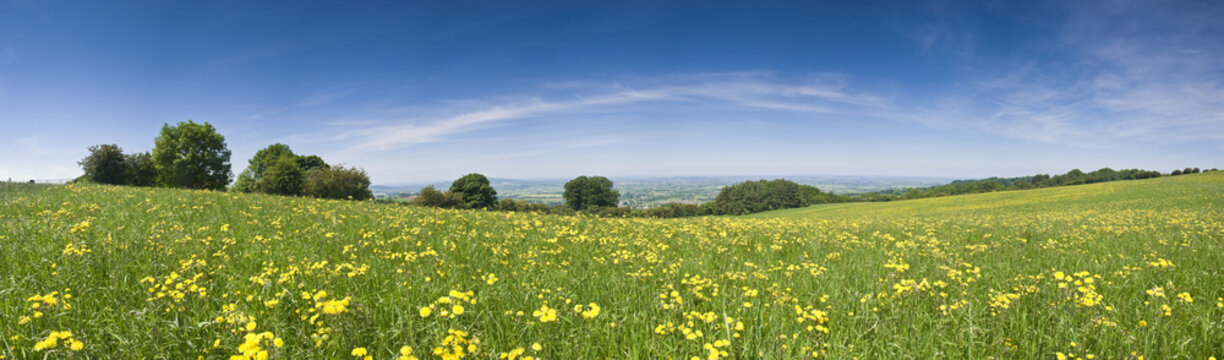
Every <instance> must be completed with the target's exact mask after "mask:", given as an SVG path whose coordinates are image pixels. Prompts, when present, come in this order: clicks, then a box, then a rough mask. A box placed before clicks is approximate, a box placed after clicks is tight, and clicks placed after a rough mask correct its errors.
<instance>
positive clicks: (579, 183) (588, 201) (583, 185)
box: [562, 176, 620, 210]
mask: <svg viewBox="0 0 1224 360" xmlns="http://www.w3.org/2000/svg"><path fill="white" fill-rule="evenodd" d="M562 196H563V197H565V206H568V207H569V208H571V209H574V210H586V209H595V208H601V207H614V206H617V205H618V204H619V201H618V199H619V198H620V192H618V191H616V190H612V180H608V178H606V177H603V176H589V177H588V176H579V177H577V178H574V179H573V180H570V181H569V182H567V183H565V193H564V194H563V195H562Z"/></svg>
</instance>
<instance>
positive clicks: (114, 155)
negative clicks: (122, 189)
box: [77, 144, 128, 185]
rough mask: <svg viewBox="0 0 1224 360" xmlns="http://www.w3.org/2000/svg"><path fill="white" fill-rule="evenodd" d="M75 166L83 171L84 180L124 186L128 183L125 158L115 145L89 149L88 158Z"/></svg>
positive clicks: (96, 146)
mask: <svg viewBox="0 0 1224 360" xmlns="http://www.w3.org/2000/svg"><path fill="white" fill-rule="evenodd" d="M77 164H80V165H81V168H83V169H85V179H87V180H89V181H92V182H96V183H99V184H112V185H124V184H127V182H128V168H127V158H126V157H125V156H124V155H123V149H120V148H119V145H115V144H101V145H94V146H90V147H89V156H86V157H85V158H84V159H81V161H78V162H77Z"/></svg>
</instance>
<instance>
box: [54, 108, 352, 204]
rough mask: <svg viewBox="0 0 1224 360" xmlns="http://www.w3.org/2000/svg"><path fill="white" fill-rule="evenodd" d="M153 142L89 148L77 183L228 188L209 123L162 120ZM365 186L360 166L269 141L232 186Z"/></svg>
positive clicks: (345, 194) (324, 189) (302, 190)
mask: <svg viewBox="0 0 1224 360" xmlns="http://www.w3.org/2000/svg"><path fill="white" fill-rule="evenodd" d="M153 142H154V145H153V151H152V152H151V153H150V152H143V153H132V154H125V153H123V149H122V148H120V147H119V146H118V145H116V144H101V145H94V146H90V147H89V155H88V156H86V157H85V158H84V159H81V161H79V162H78V164H80V165H81V168H82V169H84V170H85V174H84V175H82V176H81V177H79V178H77V180H76V181H80V182H94V183H100V184H113V185H132V186H161V187H174V188H185V189H206V190H226V187H227V186H228V185H229V183H230V179H231V177H232V175H231V172H230V150H229V148H227V147H226V144H225V137H224V136H222V135H221V134H220V133H218V132H217V130H216V128H214V127H213V126H212V124H209V123H207V122H205V123H203V124H199V123H196V122H194V121H191V120H187V121H184V122H180V123H178V124H175V125H173V126H171V125H170V124H163V125H162V129H161V132H160V133H158V135H157V138H155V139H154V140H153ZM369 187H370V178H369V176H367V175H366V173H365V171H364V170H361V169H358V168H355V167H353V168H345V167H343V166H329V165H328V164H327V163H325V162H324V161H323V159H322V158H320V157H318V156H315V155H309V156H298V155H296V154H294V153H293V151H292V150H290V149H289V146H288V145H284V144H273V145H270V146H268V147H267V148H264V149H263V150H260V151H259V152H257V153H255V156H254V157H253V158H251V161H250V165H249V166H247V169H246V170H244V171H243V172H242V174H240V175H239V176H238V181H237V182H236V183H235V184H234V186H233V187H231V188H230V190H231V191H238V192H262V193H268V194H278V195H292V196H296V195H306V196H313V197H320V198H330V199H356V200H365V199H369V198H371V197H372V196H371V193H370V189H369Z"/></svg>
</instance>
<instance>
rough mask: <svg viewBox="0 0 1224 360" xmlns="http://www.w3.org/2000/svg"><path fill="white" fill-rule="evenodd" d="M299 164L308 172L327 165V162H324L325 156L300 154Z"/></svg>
mask: <svg viewBox="0 0 1224 360" xmlns="http://www.w3.org/2000/svg"><path fill="white" fill-rule="evenodd" d="M297 164H298V167H301V168H302V171H306V172H310V170H315V169H322V168H325V167H327V163H325V162H323V158H321V157H319V156H318V155H305V156H298V157H297Z"/></svg>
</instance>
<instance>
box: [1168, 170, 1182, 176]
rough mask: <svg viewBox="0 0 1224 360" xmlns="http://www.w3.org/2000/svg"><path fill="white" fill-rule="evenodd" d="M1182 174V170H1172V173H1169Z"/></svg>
mask: <svg viewBox="0 0 1224 360" xmlns="http://www.w3.org/2000/svg"><path fill="white" fill-rule="evenodd" d="M1181 174H1182V171H1181V170H1173V172H1172V173H1169V175H1173V176H1177V175H1181Z"/></svg>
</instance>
